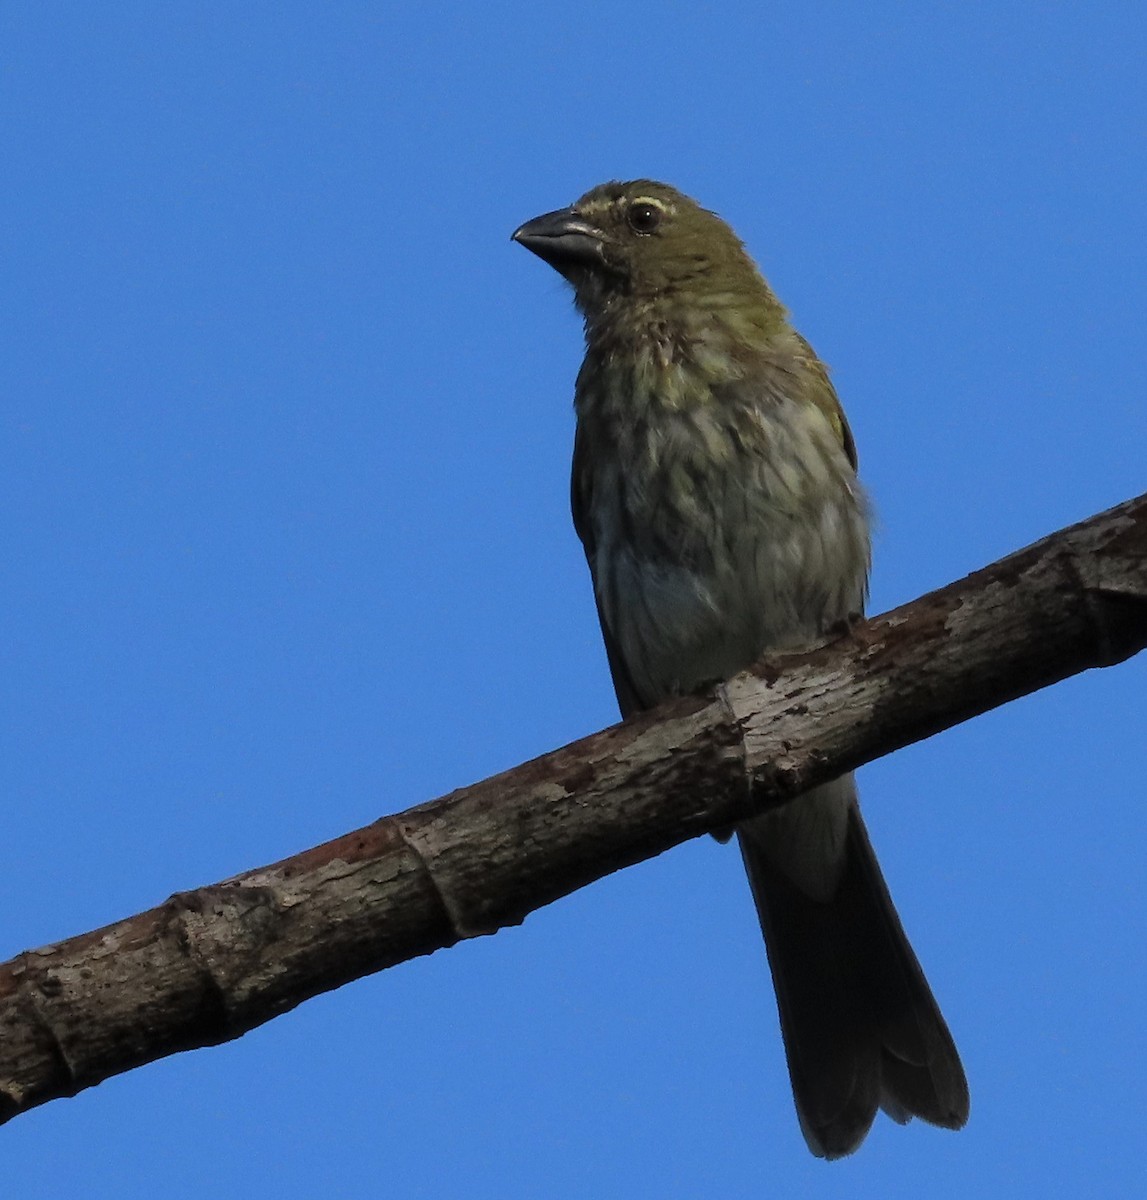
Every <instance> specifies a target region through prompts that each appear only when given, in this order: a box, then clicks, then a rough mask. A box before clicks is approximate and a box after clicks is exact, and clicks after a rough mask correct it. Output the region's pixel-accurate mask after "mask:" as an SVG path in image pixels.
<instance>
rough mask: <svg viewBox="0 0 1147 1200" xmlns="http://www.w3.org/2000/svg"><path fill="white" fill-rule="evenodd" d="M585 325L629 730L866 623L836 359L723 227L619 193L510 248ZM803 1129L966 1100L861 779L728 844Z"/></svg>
mask: <svg viewBox="0 0 1147 1200" xmlns="http://www.w3.org/2000/svg"><path fill="white" fill-rule="evenodd" d="M514 237H515V239H516V240H517V241H519V242H521V243H522V244H523V245H525V246H526V247H527V248H529V249H530V250H532V251H534V253H536V254H538V255H539V256H540V257H541V258H543V259H544V260H545V261H546V262H548V263H550V264H551V265H552V266H553V267H554V268H555V269H556V270H558V271H559V272H560V273H561V274H562V275H563V276H564V277H565V278H566V279H567V280H568V281H569V282H570V283H571V284H572V285H573V288H574V297H575V301H576V303H577V306H578V308H579V309H580V310H581V313H582V315H583V317H584V318H585V335H586V355H585V361H584V362H583V364H582V368H581V371H580V372H579V374H578V379H577V386H576V389H575V400H574V403H575V408H576V411H577V418H578V427H577V437H576V443H575V448H574V464H573V480H572V494H573V512H574V524H575V526H576V528H577V532H578V535H579V537H580V538H581V540H582V543H583V545H584V547H585V552H586V558H587V560H588V562H589V567H590V572H591V574H592V577H593V584H594V595H595V598H596V600H597V608H598V615H599V617H600V620H601V627H602V633H603V636H604V638H605V644H606V649H607V652H608V655H609V662H610V668H611V670H612V673H613V682H614V687H615V690H616V692H617V697H618V703H619V705H620V707H621V710H622V714H623V715H629V714H631V713H634V712H637V711H640V710H642V709H645V708H649V707H652V706H653V705H655V704H657V703H658V702H659V701H661V700H663V699H665V698H666V697H668V696H671V695H675V694H679V693H681V692H687V691H690V690H692V689H695V688H697V687H700V686H701V685H703V684H706V683H710V682H713V681H715V680H718V679H725V678H728V677H729V676H731V675H733V674H735V673H736V672H737V671H739V670H741V669H743V668H744V667H747V666H748V665H749V664H750V663H752V662H753V661H754V660H756V659H757V658H758V657H760V656H761V654H763V653H764V652H765V651H767V650H770V649H778V648H784V647H795V646H800V645H803V644H807V643H809V642H812V641H814V640H816V639H817V638H819V637H821V636H823V635H824V634H825V633H826V632H827V631H828V630H829V629H830V628H832V627H833V626H834V625H835V624H837V623H838V622H840V621H842V620H844V619H847V618H849V617H850V616H853V615H855V614H858V613H859V612H861V610H862V608H863V603H864V597H865V590H866V581H867V574H868V562H869V531H868V508H867V502H866V500H865V497H864V493H863V491H862V489H861V487H860V485H859V483H858V482H857V478H856V451H855V447H854V445H853V441H852V435H851V433H850V432H849V428H848V424H847V422H846V420H845V417H844V412H843V410H842V409H841V407H840V403H839V401H838V400H837V397H836V392H835V391H834V389H833V386H832V384H831V382H830V380H829V377H828V372H827V371H826V369H825V367H824V364H823V363H821V361H820V360H819V359H818V358H817V356H816V354H815V353H814V352H813V350H812V348H811V347H810V346H809V344H808V343H807V342H806V341H805V340H804V338H802V337H801V336H800V334H799V333H797V332H796V331H795V330H794V329H793V327H792V325H791V324H790V323H789V319H788V314H787V312H786V311H785V308H784V306H783V305H782V304H781V303H780V301H778V300H777V298H776V297H775V296H774V295H773V293H772V291H771V290H770V289H769V287H768V284H767V283H766V282H765V280H764V279H763V278H762V276H761V274H760V272H759V271H758V270H757V267H756V265H755V264H754V263H753V261H752V259H751V258H749V256H748V254H747V253H746V252H745V249H744V247H743V246H742V244H741V242H740V241H739V240H738V238H737V236H736V235H735V234H734V233H733V231H732V230H731V229H730V228H729V227H728V226H727V225H726V224H725V223H724V222H723V221H722V220H721V219H720V218H719V217H717V216H715V215H714V214H713V213H711V212H708V211H706V210H705V209H703V208H701V207H700V206H699V205H697V204H696V203H695V202H694V201H692V200H690V199H689V198H688V197H687V196H684V195H682V194H681V193H680V192H678V191H677V190H676V189H674V188H671V187H669V186H667V185H666V184H662V183H656V182H654V181H652V180H644V179H643V180H636V181H634V182H630V183H607V184H603V185H601V186H600V187H596V188H594V189H593V190H592V191H590V192H587V193H586V195H584V196H583V197H582V198H581V199H580V200H578V201H577V202H576V203H575V204H574V205H572V206H571V207H570V208H567V209H561V210H559V211H557V212H553V213H547V214H546V215H545V216H542V217H538V218H536V219H535V220H533V221H529V222H527V223H526V224H525V225H523V226H522V227H521V228H520V229H519V230H518V231H517V232H516V233H515V234H514ZM737 834H738V840H739V842H740V845H741V851H742V856H743V858H744V861H745V866H746V869H747V871H748V874H749V881H750V884H751V886H752V891H753V897H754V900H755V902H756V906H757V911H758V914H759V916H760V920H761V926H762V929H763V931H764V934H765V942H766V945H767V947H768V952H769V962H770V966H771V968H772V973H773V980H774V984H775V986H776V992H777V1005H778V1009H779V1011H780V1017H781V1030H782V1033H783V1035H784V1041H785V1050H786V1054H787V1057H788V1062H789V1071H790V1075H791V1077H792V1084H793V1093H794V1096H795V1099H796V1106H797V1113H798V1116H799V1118H800V1122H801V1128H802V1130H803V1132H804V1134H805V1137H806V1139H807V1141H808V1143H809V1146H810V1148H811V1149H812V1151H813V1152H814V1153H815V1154H818V1155H821V1156H823V1157H828V1158H835V1157H839V1156H841V1155H843V1154H848V1153H850V1152H851V1151H853V1150H855V1149H856V1147H857V1146H858V1145H859V1144H860V1142H861V1141H862V1140H863V1138H864V1136H865V1134H866V1133H867V1131H868V1128H869V1126H870V1125H871V1123H872V1120H873V1117H874V1116H875V1113H876V1110H877V1108H878V1107H882V1108H884V1110H885V1111H886V1112H888V1113H889V1115H891V1116H892V1117H893V1118H894V1119H895V1120H898V1121H907V1120H908V1119H909V1118H910V1117H912V1116H919V1117H922V1118H923V1119H924V1120H927V1121H930V1122H932V1123H933V1124H936V1125H943V1126H946V1127H949V1128H959V1127H960V1126H961V1125H963V1123H964V1121H965V1120H966V1119H967V1114H968V1091H967V1085H966V1083H965V1081H964V1074H963V1070H962V1068H961V1066H960V1061H959V1058H958V1056H957V1053H956V1049H955V1046H954V1045H953V1043H952V1039H951V1036H950V1035H949V1033H948V1030H947V1027H946V1026H945V1024H944V1021H943V1018H942V1017H941V1015H940V1012H939V1009H938V1008H937V1007H936V1003H935V1001H934V1000H933V998H932V994H931V992H930V991H929V989H928V984H927V982H926V981H925V979H924V975H923V973H922V972H921V970H920V967H919V964H918V963H917V961H916V958H915V955H914V954H913V952H912V949H911V947H910V946H909V944H908V941H907V939H906V938H905V936H904V932H903V930H902V928H901V926H900V922H899V919H898V918H897V915H896V911H895V909H894V908H893V907H892V903H891V900H890V899H889V897H888V891H887V888H886V887H885V884H884V880H883V878H882V876H881V874H880V868H879V866H878V865H877V862H876V859H875V856H874V855H873V853H872V849H871V846H870V845H869V842H868V836H867V833H866V831H865V828H864V824H863V822H862V820H861V817H860V812H859V808H858V806H857V802H856V789H855V785H854V782H853V779H852V777H851V776H846V777H843V778H841V779H838V780H836V781H834V782H833V783H830V784H827V785H825V786H823V787H820V788H817V789H815V790H814V791H813V792H810V793H808V794H807V795H805V796H803V797H801V799H800V800H798V801H796V802H794V803H793V804H791V805H789V806H787V807H786V808H784V809H782V810H779V811H777V812H775V813H770V814H767V815H765V816H763V817H760V818H757V819H755V820H753V821H749V822H745V823H744V824H742V825H741V826H740V827H739V828H738V830H737Z"/></svg>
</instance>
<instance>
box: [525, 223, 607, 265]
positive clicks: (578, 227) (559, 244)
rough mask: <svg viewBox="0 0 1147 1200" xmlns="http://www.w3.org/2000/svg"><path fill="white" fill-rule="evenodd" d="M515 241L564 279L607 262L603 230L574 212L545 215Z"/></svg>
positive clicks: (528, 225)
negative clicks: (603, 243) (604, 253)
mask: <svg viewBox="0 0 1147 1200" xmlns="http://www.w3.org/2000/svg"><path fill="white" fill-rule="evenodd" d="M511 237H512V238H513V240H514V241H515V242H518V243H519V244H520V245H522V246H525V248H526V249H527V250H532V251H533V252H534V253H535V254H536V255H537V256H538V257H539V258H540V259H542V260H543V261H545V262H548V263H549V264H550V266H551V267H553V268H554V269H555V270H557V271H560V272H561V273H562V274H563V275H566V274H567V273H568V272H569V271H571V270H573V271H577V270H578V268H581V269H584V268H585V267H587V266H601V265H602V264H603V262H604V259H603V257H602V241H603V237H602V232H601V230H600V229H598V228H597V227H596V226H594V225H591V224H590V223H589V222H588V221H587V220H586V219H585V218H584V217H583V216H581V215H580V214H578V213H577V212H575V211H574V210H573V209H572V208H559V209H558V210H557V211H556V212H550V213H543V215H542V216H540V217H535V218H534V219H533V220H532V221H527V222H526V223H525V224H524V225H521V226H519V227H518V228H517V229H515V230H514V232H513V234H511Z"/></svg>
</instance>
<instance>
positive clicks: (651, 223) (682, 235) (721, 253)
mask: <svg viewBox="0 0 1147 1200" xmlns="http://www.w3.org/2000/svg"><path fill="white" fill-rule="evenodd" d="M513 238H514V241H516V242H519V243H520V244H521V245H523V246H525V247H526V249H527V250H532V251H533V252H534V253H535V254H536V255H538V257H539V258H541V259H543V260H544V261H545V262H548V263H549V264H550V266H552V267H553V268H554V269H555V270H556V271H558V272H559V273H560V274H561V275H563V276H564V277H565V278H566V279H567V280H568V281H569V282H570V283H571V284H572V285H573V287H574V292H575V295H576V299H577V303H578V307H579V308H580V309H581V310H582V312H583V313H584V314H585V315H586V317H587V318H589V319H591V320H592V319H593V318H594V317H596V316H598V315H600V314H601V313H603V312H605V311H608V309H610V308H611V307H613V306H614V305H615V304H616V303H617V302H619V301H620V302H621V303H623V304H626V305H632V304H633V303H635V302H636V303H639V304H640V303H642V302H654V303H656V302H658V301H666V302H668V303H673V302H674V301H676V300H678V299H680V300H681V301H682V302H684V303H686V304H688V305H689V306H690V307H691V308H697V307H699V306H701V307H708V306H712V307H717V306H720V305H721V304H723V303H728V304H739V305H744V304H745V303H750V304H761V303H767V302H769V301H771V302H772V303H773V304H777V302H776V301H775V300H774V299H773V298H772V293H771V292H769V290H768V287H767V285H766V284H765V282H764V280H763V279H762V278H761V275H760V272H759V271H758V270H757V268H756V265H755V264H754V263H753V260H752V259H751V258H750V257H749V256H748V254H746V252H745V248H744V246H743V245H742V244H741V241H740V239H739V238H738V237H737V235H736V234H735V233H734V232H733V231H732V229H730V228H729V226H728V225H726V224H725V222H724V221H722V220H721V218H720V217H718V216H717V215H716V214H715V213H712V212H709V210H708V209H705V208H702V207H701V206H700V205H699V204H698V203H697V202H696V201H694V200H691V199H690V198H689V197H688V196H686V195H683V194H682V193H681V192H679V191H677V189H676V188H673V187H670V186H669V185H668V184H665V183H657V182H655V181H654V180H651V179H637V180H633V181H631V182H629V183H603V184H601V185H600V186H598V187H595V188H593V189H592V190H591V191H588V192H586V194H585V195H584V196H582V198H581V199H580V200H578V201H577V202H576V203H574V204H572V205H570V207H569V208H560V209H558V210H557V211H556V212H551V213H545V214H544V215H543V216H540V217H535V218H534V219H533V220H532V221H527V222H526V223H525V224H524V225H523V226H521V228H519V229H517V230H515V231H514V234H513ZM777 307H778V308H779V307H780V306H779V304H777ZM782 311H783V310H782Z"/></svg>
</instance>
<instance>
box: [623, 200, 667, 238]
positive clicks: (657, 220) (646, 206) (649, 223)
mask: <svg viewBox="0 0 1147 1200" xmlns="http://www.w3.org/2000/svg"><path fill="white" fill-rule="evenodd" d="M625 219H626V220H627V221H628V222H629V228H630V229H632V230H633V232H634V233H652V232H653V231H654V230H655V229H656V228H657V226H658V225H660V224H661V209H660V208H658V206H657V205H656V204H650V202H649V201H648V200H635V201H634V202H633V203H632V204H631V205H630V206H629V208H628V209H627V210H626V213H625Z"/></svg>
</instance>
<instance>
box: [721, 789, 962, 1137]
mask: <svg viewBox="0 0 1147 1200" xmlns="http://www.w3.org/2000/svg"><path fill="white" fill-rule="evenodd" d="M846 782H847V783H849V784H850V781H845V780H840V781H837V783H836V784H829V785H828V788H840V787H841V785H843V784H845V783H846ZM854 796H855V793H851V795H850V797H849V802H848V816H847V821H846V822H844V821H843V820H842V822H841V824H840V826H839V829H838V835H839V836H837V837H836V838H835V839H834V841H835V843H836V844H835V847H834V853H835V854H836V855H841V854H842V855H843V861H840V865H839V877H838V878H837V881H836V886H835V889H830V890H831V895H830V896H829V897H828V898H827V899H825V898H821V899H814V898H812V897H811V896H810V895H809V891H808V889H807V888H802V887H800V886H798V884H797V883H796V882H794V879H793V877H792V873H791V872H790V873H786V872H785V871H784V870H783V864H782V860H781V859H779V858H778V843H777V842H776V841H774V840H773V839H771V838H770V822H775V821H777V820H778V819H780V820H783V821H786V822H789V821H791V819H792V818H791V817H790V814H789V809H788V808H786V809H782V810H779V811H778V812H777V813H776V814H769V815H768V816H766V817H764V818H758V819H757V820H756V821H754V822H752V823H750V824H749V825H748V826H746V827H743V828H742V829H740V830H739V831H738V834H739V837H738V840H739V841H740V844H741V853H742V854H743V856H744V859H745V868H746V870H747V871H748V873H749V882H750V884H751V885H752V889H753V898H754V899H755V900H756V904H757V913H758V915H759V916H760V919H761V928H762V929H763V930H764V934H765V944H766V946H767V947H768V954H769V965H770V967H771V968H772V973H773V983H774V985H775V987H776V992H777V1007H778V1009H779V1010H780V1017H781V1033H782V1034H783V1036H784V1042H785V1053H786V1055H787V1057H788V1064H789V1074H790V1076H791V1077H792V1085H793V1095H794V1098H795V1099H796V1106H797V1115H798V1116H799V1118H800V1123H801V1129H802V1131H803V1132H804V1135H805V1140H806V1141H807V1142H808V1145H809V1149H810V1150H812V1152H813V1153H814V1154H816V1155H817V1156H818V1157H821V1158H840V1157H841V1156H842V1155H845V1154H851V1153H852V1151H853V1150H855V1149H856V1148H857V1147H858V1146H859V1145H860V1143H861V1142H862V1141H863V1140H864V1137H865V1135H866V1134H867V1133H868V1130H869V1127H870V1126H871V1125H872V1121H873V1118H874V1117H875V1116H876V1110H877V1108H878V1107H879V1108H883V1109H884V1111H885V1112H886V1113H888V1115H889V1116H890V1117H892V1119H893V1120H895V1121H898V1122H900V1123H904V1122H907V1121H909V1120H910V1119H911V1118H912V1117H920V1118H921V1119H922V1120H924V1121H928V1122H929V1123H930V1124H932V1125H940V1126H943V1127H944V1128H945V1129H959V1128H960V1127H961V1126H962V1125H963V1124H964V1123H965V1122H966V1121H967V1119H968V1084H967V1081H966V1080H965V1078H964V1069H963V1067H962V1066H961V1065H960V1057H959V1055H958V1054H957V1053H956V1046H955V1044H954V1043H953V1041H952V1035H951V1034H950V1033H949V1032H948V1027H947V1025H945V1024H944V1018H943V1017H942V1016H941V1015H940V1010H939V1008H938V1007H937V1005H936V1001H935V1000H934V999H933V997H932V992H931V990H930V989H929V987H928V981H927V980H926V979H925V978H924V972H923V971H922V970H921V969H920V964H919V963H918V962H917V961H916V955H915V954H914V953H913V952H912V947H911V946H910V945H909V944H908V939H907V937H906V936H905V934H904V930H903V928H902V927H901V925H900V919H899V918H898V917H897V915H896V910H895V909H894V908H893V907H892V900H891V898H890V897H889V895H888V887H887V885H886V884H885V882H884V877H883V876H882V875H881V873H880V866H879V864H878V863H877V861H876V855H875V854H874V853H873V850H872V846H871V844H870V843H869V840H868V834H867V832H866V830H865V828H864V822H863V821H862V820H861V817H860V811H859V809H858V808H857V806H856V803H855V798H854ZM807 799H808V797H806V798H803V799H800V800H796V801H795V802H794V804H793V808H796V807H797V806H800V805H802V804H804V803H805V802H806V800H807ZM795 816H796V814H795V813H793V817H795ZM778 832H780V831H778ZM821 832H822V833H823V830H822V831H821ZM788 836H791V830H789V831H786V832H785V834H784V835H783V836H782V838H781V842H782V843H784V842H785V838H786V837H788ZM779 864H782V865H779Z"/></svg>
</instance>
